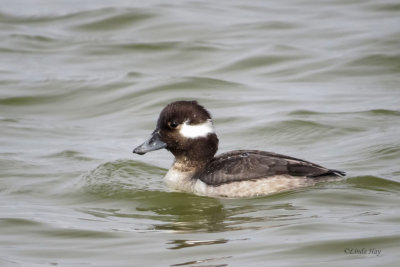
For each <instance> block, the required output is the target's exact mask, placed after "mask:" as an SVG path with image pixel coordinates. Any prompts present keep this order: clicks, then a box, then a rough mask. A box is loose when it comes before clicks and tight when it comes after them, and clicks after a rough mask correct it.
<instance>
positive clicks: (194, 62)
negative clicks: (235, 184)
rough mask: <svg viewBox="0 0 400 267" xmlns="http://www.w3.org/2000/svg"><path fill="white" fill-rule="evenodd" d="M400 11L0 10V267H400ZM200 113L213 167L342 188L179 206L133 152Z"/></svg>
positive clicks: (345, 5) (124, 6)
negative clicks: (330, 174)
mask: <svg viewBox="0 0 400 267" xmlns="http://www.w3.org/2000/svg"><path fill="white" fill-rule="evenodd" d="M399 40H400V5H399V3H397V2H396V1H356V0H354V1H339V0H336V1H329V2H321V1H315V0H302V1H297V0H296V1H293V0H289V1H284V2H265V1H251V2H243V1H223V2H210V1H173V2H166V1H146V2H143V3H133V2H132V1H122V0H119V1H112V2H110V1H95V2H93V1H90V2H82V1H70V0H69V1H52V2H49V1H34V2H32V1H9V0H4V1H2V3H1V4H0V58H1V60H0V133H1V134H0V170H1V171H0V226H1V227H0V229H1V230H0V265H1V266H46V265H58V266H87V265H93V266H243V265H250V266H265V265H271V266H288V265H303V266H310V265H314V266H317V265H318V266H319V265H321V264H325V265H326V264H328V265H350V264H352V265H360V266H361V265H362V266H376V265H380V266H395V265H396V264H397V260H398V248H399V247H400V228H399V223H400V216H399V214H400V208H399V205H398V203H399V196H400V193H399V191H400V167H399V158H400V135H399V132H400V108H399V106H400V105H399V104H400V88H399V84H400V78H399V77H400V75H399V74H400V52H399V51H400V50H399V48H400V41H399ZM178 99H196V100H198V101H199V102H200V103H201V104H203V105H204V106H206V107H207V108H208V109H209V110H210V112H211V113H212V115H213V117H214V122H215V126H216V130H217V133H218V134H219V138H220V150H219V151H220V152H225V151H229V150H233V149H262V150H267V151H274V152H278V153H283V154H288V155H292V156H295V157H299V158H304V159H307V160H310V161H313V162H316V163H319V164H322V165H325V166H328V167H330V168H336V169H340V170H344V171H346V172H347V173H348V176H347V177H346V179H343V180H341V181H337V182H332V183H326V184H319V185H317V186H315V187H312V188H303V189H299V190H293V191H289V192H284V193H280V194H275V195H270V196H265V197H259V198H253V199H215V198H208V197H201V196H195V195H192V194H186V193H178V192H170V191H169V190H168V188H166V186H165V185H164V184H163V183H162V177H163V176H164V174H165V172H166V171H167V169H168V168H169V166H170V164H171V162H172V156H171V155H170V154H169V153H168V152H167V151H158V152H154V153H150V154H146V155H145V156H142V157H140V156H137V155H133V154H132V153H131V151H132V149H133V148H134V147H135V146H137V145H138V144H140V143H141V142H143V141H144V140H145V138H147V136H148V135H149V134H150V133H151V131H152V130H153V128H154V126H155V122H156V119H157V117H158V113H159V112H160V110H161V109H162V108H163V107H164V106H165V105H166V104H167V103H169V102H172V101H175V100H178Z"/></svg>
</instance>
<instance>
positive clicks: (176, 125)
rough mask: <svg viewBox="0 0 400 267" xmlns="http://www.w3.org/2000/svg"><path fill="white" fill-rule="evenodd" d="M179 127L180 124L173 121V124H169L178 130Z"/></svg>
mask: <svg viewBox="0 0 400 267" xmlns="http://www.w3.org/2000/svg"><path fill="white" fill-rule="evenodd" d="M178 125H179V123H177V122H176V121H173V122H170V123H169V127H171V128H174V129H175V128H176V127H178Z"/></svg>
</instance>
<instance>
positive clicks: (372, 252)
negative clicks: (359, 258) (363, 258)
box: [344, 248, 382, 256]
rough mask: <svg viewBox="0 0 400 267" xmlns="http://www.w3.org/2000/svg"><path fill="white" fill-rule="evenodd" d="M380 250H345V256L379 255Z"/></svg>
mask: <svg viewBox="0 0 400 267" xmlns="http://www.w3.org/2000/svg"><path fill="white" fill-rule="evenodd" d="M381 252H382V250H381V249H376V248H345V249H344V253H345V254H351V255H376V256H379V255H381Z"/></svg>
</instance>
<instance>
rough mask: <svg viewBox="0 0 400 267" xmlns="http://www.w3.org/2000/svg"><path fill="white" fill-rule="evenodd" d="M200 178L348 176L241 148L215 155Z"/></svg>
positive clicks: (218, 180)
mask: <svg viewBox="0 0 400 267" xmlns="http://www.w3.org/2000/svg"><path fill="white" fill-rule="evenodd" d="M205 170H206V171H204V172H201V173H198V174H197V178H199V179H200V180H201V181H203V182H204V183H206V184H209V185H215V186H217V185H221V184H226V183H231V182H238V181H246V180H256V179H261V178H268V177H271V176H274V175H290V176H301V177H310V178H317V177H321V176H327V175H332V176H338V175H341V176H342V175H344V172H341V171H336V170H330V169H327V168H325V167H322V166H320V165H317V164H314V163H311V162H309V161H305V160H302V159H298V158H293V157H289V156H285V155H281V154H276V153H272V152H266V151H258V150H237V151H233V152H228V153H225V154H221V155H219V156H217V157H215V158H214V159H213V160H212V161H211V162H209V163H208V165H207V167H206V168H205Z"/></svg>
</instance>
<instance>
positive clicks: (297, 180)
mask: <svg viewBox="0 0 400 267" xmlns="http://www.w3.org/2000/svg"><path fill="white" fill-rule="evenodd" d="M162 148H166V149H167V150H168V151H170V152H171V153H172V154H173V155H174V156H175V161H174V163H173V165H172V166H171V168H170V169H169V171H168V172H167V174H166V175H165V177H164V180H165V181H166V183H167V185H168V186H169V187H171V188H172V189H175V190H179V191H186V192H192V193H195V194H199V195H207V196H215V197H254V196H260V195H266V194H271V193H276V192H281V191H285V190H290V189H293V188H298V187H303V186H310V185H314V184H316V183H317V182H319V181H322V180H332V179H333V178H335V177H336V178H337V177H339V176H344V175H345V173H344V172H342V171H338V170H332V169H327V168H325V167H322V166H320V165H317V164H314V163H311V162H308V161H305V160H301V159H297V158H293V157H289V156H285V155H280V154H276V153H272V152H266V151H259V150H235V151H231V152H227V153H223V154H220V155H218V156H214V155H215V153H216V152H217V149H218V137H217V135H216V134H215V131H214V127H213V123H212V120H211V115H210V113H209V112H208V111H207V110H206V109H205V108H204V107H203V106H201V105H199V104H198V103H197V101H177V102H173V103H171V104H169V105H167V106H166V107H165V108H164V109H163V110H162V111H161V114H160V116H159V118H158V121H157V126H156V129H155V130H154V131H153V133H152V134H151V136H150V138H149V139H148V140H147V141H146V142H144V143H143V144H141V145H140V146H138V147H136V148H135V149H134V150H133V153H136V154H139V155H143V154H145V153H147V152H150V151H154V150H158V149H162Z"/></svg>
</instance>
